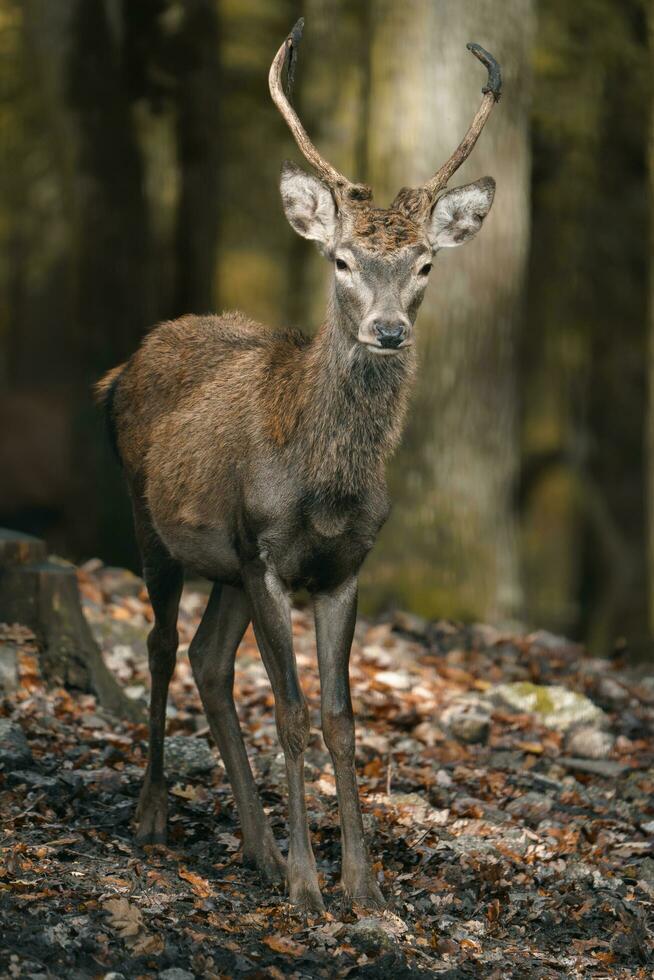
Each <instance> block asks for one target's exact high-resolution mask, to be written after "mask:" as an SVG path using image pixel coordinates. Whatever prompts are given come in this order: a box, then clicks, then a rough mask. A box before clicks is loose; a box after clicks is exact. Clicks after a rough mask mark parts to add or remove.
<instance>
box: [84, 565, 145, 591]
mask: <svg viewBox="0 0 654 980" xmlns="http://www.w3.org/2000/svg"><path fill="white" fill-rule="evenodd" d="M95 576H96V578H97V579H98V581H99V583H100V588H101V589H102V591H103V592H104V594H105V595H106V596H108V597H110V598H111V597H112V596H136V597H138V596H139V595H140V594H141V592H142V591H143V589H144V588H145V583H144V582H143V579H142V578H139V577H138V576H137V575H135V574H134V573H133V572H130V571H129V569H127V568H114V567H113V566H111V565H105V566H104V567H102V568H100V569H98V571H96V572H95Z"/></svg>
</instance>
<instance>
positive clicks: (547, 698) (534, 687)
mask: <svg viewBox="0 0 654 980" xmlns="http://www.w3.org/2000/svg"><path fill="white" fill-rule="evenodd" d="M489 695H490V697H492V698H493V699H494V700H495V701H497V702H499V703H501V704H503V705H505V706H507V707H509V708H512V709H513V710H514V711H517V712H526V713H529V714H533V715H536V716H537V717H538V720H539V721H540V722H542V724H543V725H546V726H547V727H548V728H553V729H556V730H557V731H560V732H565V731H568V730H569V729H571V728H574V727H576V726H579V725H594V726H596V727H602V726H605V725H607V724H608V719H607V717H606V715H605V714H604V712H603V711H602V710H601V708H598V707H597V705H596V704H593V702H592V701H591V700H590V698H587V697H586V696H585V695H584V694H578V693H577V692H576V691H570V690H568V688H566V687H560V686H559V685H556V684H552V685H545V684H531V683H529V682H527V681H519V682H518V683H516V684H499V685H498V686H497V687H494V688H492V690H491V691H490V692H489Z"/></svg>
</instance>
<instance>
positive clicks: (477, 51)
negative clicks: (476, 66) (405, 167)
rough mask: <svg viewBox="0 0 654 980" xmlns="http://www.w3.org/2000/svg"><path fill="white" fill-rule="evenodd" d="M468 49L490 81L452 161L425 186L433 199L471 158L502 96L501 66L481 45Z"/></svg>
mask: <svg viewBox="0 0 654 980" xmlns="http://www.w3.org/2000/svg"><path fill="white" fill-rule="evenodd" d="M466 47H467V48H468V51H471V52H472V53H473V54H474V56H475V58H477V59H478V60H479V61H481V63H482V65H485V67H486V69H487V70H488V81H487V83H486V85H485V86H484V87H483V89H482V92H483V95H484V97H483V99H482V100H481V105H480V106H479V109H478V110H477V114H476V115H475V117H474V119H473V120H472V122H471V123H470V128H469V129H468V132H467V133H466V134H465V136H464V137H463V139H462V140H461V142H460V143H459V145H458V146H457V148H456V150H455V151H454V153H453V154H452V156H451V157H450V159H449V160H448V161H447V162H446V163H444V164H443V166H442V167H441V168H440V169H439V170H437V171H436V173H435V174H434V176H433V177H432V178H431V180H429V181H427V183H426V184H425V190H426V191H427V192H428V193H429V194H430V195H431V196H432V198H433V197H435V195H436V194H438V192H439V191H441V190H442V189H443V188H444V187H445V186H446V184H447V182H448V180H449V179H450V177H451V176H452V174H454V173H455V172H456V171H457V170H458V169H459V167H460V166H461V164H462V163H463V162H464V161H465V160H467V158H468V157H469V156H470V153H471V151H472V148H473V146H474V145H475V143H476V142H477V140H478V138H479V134H480V133H481V131H482V129H483V128H484V126H485V125H486V121H487V119H488V117H489V116H490V114H491V111H492V109H493V106H494V105H495V103H496V102H498V101H499V98H500V95H501V94H502V74H501V72H500V66H499V65H498V63H497V62H496V61H495V58H494V57H493V55H492V54H489V52H488V51H485V50H484V49H483V48H482V47H481V45H479V44H473V43H472V42H471V43H470V44H467V45H466Z"/></svg>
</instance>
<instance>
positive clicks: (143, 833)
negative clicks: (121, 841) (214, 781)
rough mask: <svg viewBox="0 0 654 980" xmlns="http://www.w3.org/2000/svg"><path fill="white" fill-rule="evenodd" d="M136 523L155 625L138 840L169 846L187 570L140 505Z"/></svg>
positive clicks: (151, 639)
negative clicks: (170, 761)
mask: <svg viewBox="0 0 654 980" xmlns="http://www.w3.org/2000/svg"><path fill="white" fill-rule="evenodd" d="M134 523H135V527H136V536H137V539H138V544H139V549H140V551H141V558H142V561H143V578H144V579H145V584H146V586H147V589H148V594H149V596H150V602H151V603H152V610H153V612H154V626H153V627H152V630H151V632H150V634H149V636H148V659H149V664H150V676H151V678H152V684H151V690H150V742H149V747H148V765H147V769H146V772H145V778H144V781H143V787H142V789H141V795H140V797H139V802H138V807H137V810H136V827H137V829H136V842H137V843H138V844H165V842H166V819H167V814H168V791H167V789H166V782H165V779H164V764H163V756H164V737H165V729H166V701H167V698H168V685H169V684H170V679H171V677H172V676H173V671H174V669H175V657H176V654H177V611H178V608H179V599H180V596H181V593H182V585H183V578H184V576H183V572H182V567H181V565H180V564H179V562H176V561H175V560H174V559H173V558H171V556H170V555H169V554H168V551H167V550H166V548H165V547H164V545H163V543H162V541H161V540H160V538H159V537H158V535H157V533H156V531H155V530H154V528H153V527H152V524H151V523H150V520H149V518H148V516H147V514H146V513H144V510H143V508H142V507H140V506H139V505H137V504H135V505H134Z"/></svg>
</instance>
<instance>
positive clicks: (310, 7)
mask: <svg viewBox="0 0 654 980" xmlns="http://www.w3.org/2000/svg"><path fill="white" fill-rule="evenodd" d="M650 2H651V0H576V2H575V3H570V2H569V0H547V2H545V0H542V2H540V3H539V2H536V0H402V2H401V3H400V2H398V0H395V2H393V0H356V2H353V0H349V2H348V0H294V2H291V0H274V2H272V0H0V146H1V147H2V160H1V165H0V240H1V248H2V264H1V268H0V279H1V287H0V525H7V526H10V527H14V528H17V529H21V530H25V531H28V532H32V533H35V534H38V535H41V536H44V537H46V539H47V541H48V543H49V545H50V547H51V548H52V549H53V550H56V551H57V552H59V553H61V554H64V555H66V556H68V557H70V558H73V559H76V560H79V559H84V558H88V557H90V556H91V555H96V554H97V555H100V556H101V557H102V558H103V559H104V560H105V561H107V562H112V563H120V564H128V565H131V566H133V567H138V559H137V557H136V554H135V551H134V544H133V535H132V531H131V523H130V521H131V519H130V513H129V508H128V502H127V496H126V493H125V491H124V488H123V486H122V482H121V476H120V471H119V468H118V466H117V465H116V463H115V461H114V460H113V458H112V455H111V451H110V449H109V445H108V442H107V439H106V437H105V432H104V428H103V423H102V420H101V418H100V417H99V414H98V412H97V411H96V409H95V408H94V406H93V404H92V400H91V396H90V386H91V384H92V383H93V381H94V380H95V379H97V377H98V376H99V375H100V374H101V373H102V372H103V371H104V370H105V369H106V368H108V367H110V366H112V365H114V364H116V363H118V362H119V361H121V360H123V359H125V358H126V357H127V356H129V354H130V353H131V352H132V351H133V350H134V348H135V347H136V345H137V344H138V342H139V338H140V337H141V336H142V334H143V332H144V331H145V330H147V329H148V328H149V327H150V326H151V325H153V324H154V323H156V322H157V321H159V320H162V319H168V318H171V317H175V316H177V315H179V314H181V313H187V312H198V313H202V312H206V311H208V310H216V311H220V310H223V309H229V308H234V307H239V308H242V309H243V310H245V311H246V312H247V313H249V314H251V315H252V316H254V317H257V318H260V319H263V320H265V321H266V322H268V323H270V324H272V325H277V324H292V325H296V326H301V327H302V328H303V329H305V330H308V331H312V330H314V329H315V328H316V326H317V325H318V324H319V322H320V317H321V313H322V309H323V305H324V299H325V293H326V281H327V276H328V275H329V274H330V270H329V268H328V266H327V263H325V262H324V260H322V259H320V257H319V256H318V255H317V253H314V252H313V251H312V249H311V246H310V245H309V244H307V243H306V242H304V241H303V240H301V239H299V238H298V237H297V236H295V235H294V233H293V232H292V231H291V230H290V228H289V227H288V225H287V224H286V222H285V219H284V217H283V214H282V209H281V205H280V201H279V194H278V176H279V169H280V165H281V162H282V161H283V160H284V159H285V158H287V157H290V158H293V159H296V160H299V158H298V155H297V153H296V150H295V147H294V144H293V142H292V139H291V137H290V135H289V134H288V132H287V130H286V128H285V126H284V124H283V122H282V120H281V118H280V117H279V116H278V114H277V113H276V111H275V110H274V108H273V106H272V103H271V101H270V98H269V95H268V90H267V72H268V67H269V64H270V62H271V60H272V57H273V55H274V53H275V51H276V50H277V48H278V46H279V44H280V43H281V41H282V39H283V38H284V36H285V35H286V34H287V32H288V31H289V29H290V27H291V26H292V25H293V23H294V22H295V20H296V19H297V17H298V16H301V15H302V16H304V17H305V18H306V29H305V39H304V42H303V45H302V48H301V51H300V59H299V66H298V73H297V79H296V92H295V99H296V104H297V105H298V107H299V111H300V115H301V116H302V118H303V120H304V121H305V123H306V125H307V128H308V130H309V132H310V133H311V135H312V137H313V138H314V139H315V141H316V143H317V145H318V146H319V147H320V148H321V150H322V151H323V152H324V153H325V155H326V156H327V157H329V158H330V159H331V160H332V161H333V163H334V164H335V165H336V166H337V167H338V168H339V169H341V170H343V171H344V172H345V173H347V174H348V175H349V176H350V177H353V178H358V179H362V180H366V181H368V182H370V183H372V185H373V187H374V189H375V193H376V198H377V201H378V202H379V203H382V204H383V203H387V202H388V201H389V200H390V199H391V197H392V196H393V195H394V193H395V192H396V191H397V190H398V189H399V187H400V186H402V185H411V184H413V185H415V184H416V183H417V182H419V181H421V180H423V179H425V178H426V177H427V176H429V175H430V174H431V173H432V172H433V171H434V170H435V169H436V167H437V166H438V165H439V164H440V163H442V162H443V160H444V159H446V158H447V157H448V156H449V154H450V152H451V151H452V149H453V148H454V147H455V146H456V144H457V143H458V141H459V139H460V138H461V136H462V135H463V133H464V132H465V130H466V128H467V125H468V123H469V121H470V119H471V118H472V115H473V113H474V112H475V110H476V108H477V106H478V104H479V99H480V89H481V86H482V85H483V84H484V82H485V78H484V73H483V71H482V69H481V68H480V66H479V65H478V64H477V62H476V61H475V60H474V59H473V58H471V56H470V55H469V54H468V53H467V51H466V49H465V44H466V42H467V41H469V40H474V41H477V42H479V43H481V44H482V45H483V46H484V47H486V48H488V49H489V50H490V51H492V52H493V53H494V54H495V56H496V57H497V59H498V60H499V61H500V63H501V65H502V69H503V74H504V79H505V88H504V92H505V94H504V96H503V99H502V101H501V103H500V105H499V107H498V108H497V109H496V110H495V112H494V114H493V116H492V118H491V120H490V122H489V124H488V126H487V127H486V129H485V131H484V133H483V134H482V136H481V138H480V141H479V143H478V146H477V148H476V150H475V151H474V152H473V154H472V156H471V158H470V160H469V161H468V162H467V163H466V165H465V166H464V167H463V168H462V170H461V171H460V172H459V173H458V174H457V175H456V178H455V179H454V180H453V182H452V183H453V185H455V184H457V183H465V182H466V180H470V179H474V178H477V177H480V176H483V175H484V174H491V175H493V176H494V177H495V178H496V180H497V182H498V191H497V196H496V203H495V206H494V208H493V211H492V212H491V215H490V217H489V219H488V221H487V222H486V224H485V226H484V231H483V233H482V234H481V235H480V236H479V238H478V239H477V240H476V241H475V242H474V243H473V244H471V245H469V246H468V247H467V248H465V249H461V250H452V251H451V252H450V251H446V252H445V253H441V255H439V257H438V260H437V264H436V268H435V270H434V273H433V276H432V282H431V285H430V289H429V292H428V297H427V299H426V301H425V304H424V307H423V311H422V313H421V316H420V319H419V324H418V327H419V329H418V334H419V338H420V340H419V344H420V358H421V370H420V380H419V383H418V387H417V391H416V393H415V398H414V401H413V408H412V412H411V418H410V423H409V426H408V431H407V434H406V438H405V440H404V443H403V446H402V449H401V451H400V453H399V455H398V457H397V458H396V460H395V462H394V465H393V468H392V473H391V483H392V491H393V495H394V501H395V506H394V512H393V515H392V517H391V519H390V521H389V523H388V525H387V526H386V528H385V529H384V532H383V534H382V536H381V538H380V541H379V545H378V548H377V549H376V551H375V552H374V553H373V556H372V558H371V559H370V561H369V564H368V565H367V567H366V572H365V581H364V587H363V590H362V593H363V601H364V605H365V606H366V607H367V609H368V610H372V611H379V610H382V609H385V608H388V607H390V606H393V605H399V606H401V607H403V608H407V609H411V610H414V611H416V612H419V613H423V614H427V615H430V616H455V617H461V618H465V619H480V620H487V621H495V622H501V621H507V620H510V619H520V620H523V621H525V622H527V623H529V624H534V625H538V626H545V627H548V628H550V629H553V630H557V631H563V632H566V633H568V634H572V635H574V636H576V637H579V638H582V639H585V640H586V641H588V642H589V643H590V645H591V648H592V650H593V652H596V653H598V654H601V653H607V652H610V651H611V650H612V649H614V648H615V647H616V645H617V646H618V648H620V647H622V646H624V644H625V643H626V644H627V645H628V646H629V647H630V649H632V650H635V651H636V652H637V653H638V654H640V655H648V654H649V652H650V649H651V638H652V636H653V635H654V530H651V529H652V527H653V526H654V520H653V519H652V514H651V507H652V500H653V499H654V412H653V411H652V409H651V408H650V394H649V391H650V389H651V386H652V384H654V345H653V343H652V340H651V335H652V331H653V328H654V324H653V322H652V317H651V314H650V313H649V312H648V311H649V308H650V303H649V291H650V263H651V233H650V228H651V224H652V222H651V213H652V200H654V177H653V176H652V175H653V174H654V152H652V151H650V133H651V130H652V126H651V121H652V119H654V98H653V96H654V90H653V87H652V64H653V62H652V43H651V35H650V31H649V26H648V25H651V23H652V20H651V19H650V16H649V15H650V11H649V10H648V3H650ZM648 529H650V530H648Z"/></svg>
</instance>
